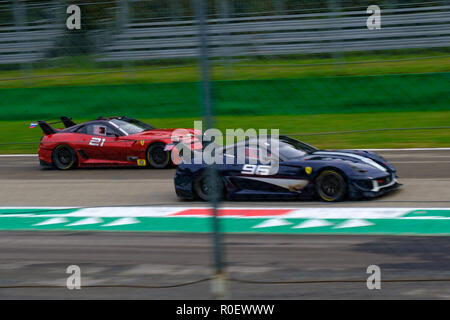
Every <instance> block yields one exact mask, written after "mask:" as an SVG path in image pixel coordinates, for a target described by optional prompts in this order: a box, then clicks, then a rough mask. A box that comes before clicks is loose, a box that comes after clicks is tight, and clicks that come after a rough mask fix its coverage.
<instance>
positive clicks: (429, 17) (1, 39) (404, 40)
mask: <svg viewBox="0 0 450 320" xmlns="http://www.w3.org/2000/svg"><path fill="white" fill-rule="evenodd" d="M368 16H369V15H368V14H367V13H366V12H365V11H361V10H359V11H344V12H326V13H303V14H285V15H279V14H277V15H264V16H252V17H248V16H247V17H233V18H229V19H217V18H214V19H213V18H211V19H209V20H208V34H209V43H210V53H211V56H213V57H220V56H258V55H263V56H264V55H283V54H309V53H330V52H349V51H367V50H370V51H372V50H387V49H408V48H437V47H448V46H449V44H450V5H441V6H425V7H412V8H400V9H389V10H383V9H382V15H381V26H382V28H381V29H379V30H368V29H367V27H366V20H367V18H368ZM148 21H149V22H145V21H143V20H142V19H141V20H139V22H132V23H127V24H125V25H123V26H122V27H121V28H119V30H116V31H115V32H114V33H113V34H112V37H105V39H104V43H102V44H101V45H99V46H98V47H99V48H101V49H100V50H99V51H100V52H97V53H98V54H97V59H98V60H99V61H126V60H151V59H167V58H193V57H197V56H198V53H199V48H198V38H197V32H198V30H197V26H196V21H195V20H193V19H192V18H189V20H177V21H173V20H171V19H170V18H167V21H157V22H151V21H152V20H148ZM64 28H65V26H64V24H62V23H59V24H57V23H55V22H54V21H53V22H52V21H46V22H45V21H44V22H41V23H33V24H32V25H30V24H28V25H26V24H20V23H19V24H16V25H11V24H10V25H1V26H0V64H13V63H29V62H35V61H40V60H44V59H45V58H46V56H48V52H49V51H50V50H51V49H53V48H55V47H57V44H58V39H60V38H61V37H63V36H64V34H65V33H64V31H65V30H64ZM103 32H109V31H107V30H104V31H103ZM106 39H107V40H106Z"/></svg>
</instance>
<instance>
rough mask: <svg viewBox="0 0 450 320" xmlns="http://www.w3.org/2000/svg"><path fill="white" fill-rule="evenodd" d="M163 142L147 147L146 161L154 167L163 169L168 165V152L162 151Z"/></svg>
mask: <svg viewBox="0 0 450 320" xmlns="http://www.w3.org/2000/svg"><path fill="white" fill-rule="evenodd" d="M165 146H166V145H165V144H164V143H161V142H157V143H154V144H152V145H150V147H148V149H147V163H148V165H149V166H150V167H152V168H155V169H163V168H165V167H167V166H169V165H170V152H169V151H164V148H165Z"/></svg>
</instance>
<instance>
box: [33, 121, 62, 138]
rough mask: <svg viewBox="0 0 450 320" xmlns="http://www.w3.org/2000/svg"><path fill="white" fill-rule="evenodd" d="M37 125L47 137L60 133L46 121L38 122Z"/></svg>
mask: <svg viewBox="0 0 450 320" xmlns="http://www.w3.org/2000/svg"><path fill="white" fill-rule="evenodd" d="M36 123H37V124H38V125H39V126H40V127H41V129H42V131H43V132H44V134H45V135H49V134H54V133H57V132H58V130H56V129H55V128H53V127H52V126H51V125H49V124H48V123H47V122H45V121H38V122H36Z"/></svg>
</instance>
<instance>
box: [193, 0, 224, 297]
mask: <svg viewBox="0 0 450 320" xmlns="http://www.w3.org/2000/svg"><path fill="white" fill-rule="evenodd" d="M194 1H195V10H196V12H197V21H198V27H199V38H200V69H201V78H202V88H201V93H202V105H203V112H204V121H205V124H206V129H210V128H213V124H214V123H213V111H212V99H211V86H210V75H209V60H208V57H209V53H208V35H207V30H206V28H207V25H206V4H205V0H194ZM208 171H209V174H208V178H209V179H210V182H209V183H208V184H209V185H210V186H211V189H212V190H211V199H210V202H211V206H212V212H213V215H212V227H213V245H214V263H215V274H214V277H213V280H212V284H211V285H212V286H211V289H212V293H213V295H214V297H215V298H216V299H225V298H226V297H227V292H226V284H225V280H226V276H225V270H224V267H223V258H222V241H221V240H222V239H221V235H220V224H219V219H218V206H219V200H220V190H219V184H218V183H217V178H218V177H217V170H216V167H215V165H210V166H209V167H208Z"/></svg>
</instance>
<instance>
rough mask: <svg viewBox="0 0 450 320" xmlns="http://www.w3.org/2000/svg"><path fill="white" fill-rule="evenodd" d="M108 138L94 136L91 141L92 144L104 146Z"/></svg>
mask: <svg viewBox="0 0 450 320" xmlns="http://www.w3.org/2000/svg"><path fill="white" fill-rule="evenodd" d="M105 141H106V139H104V138H95V137H94V138H92V139H91V141H89V145H90V146H95V147H103V144H104V143H105Z"/></svg>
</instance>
